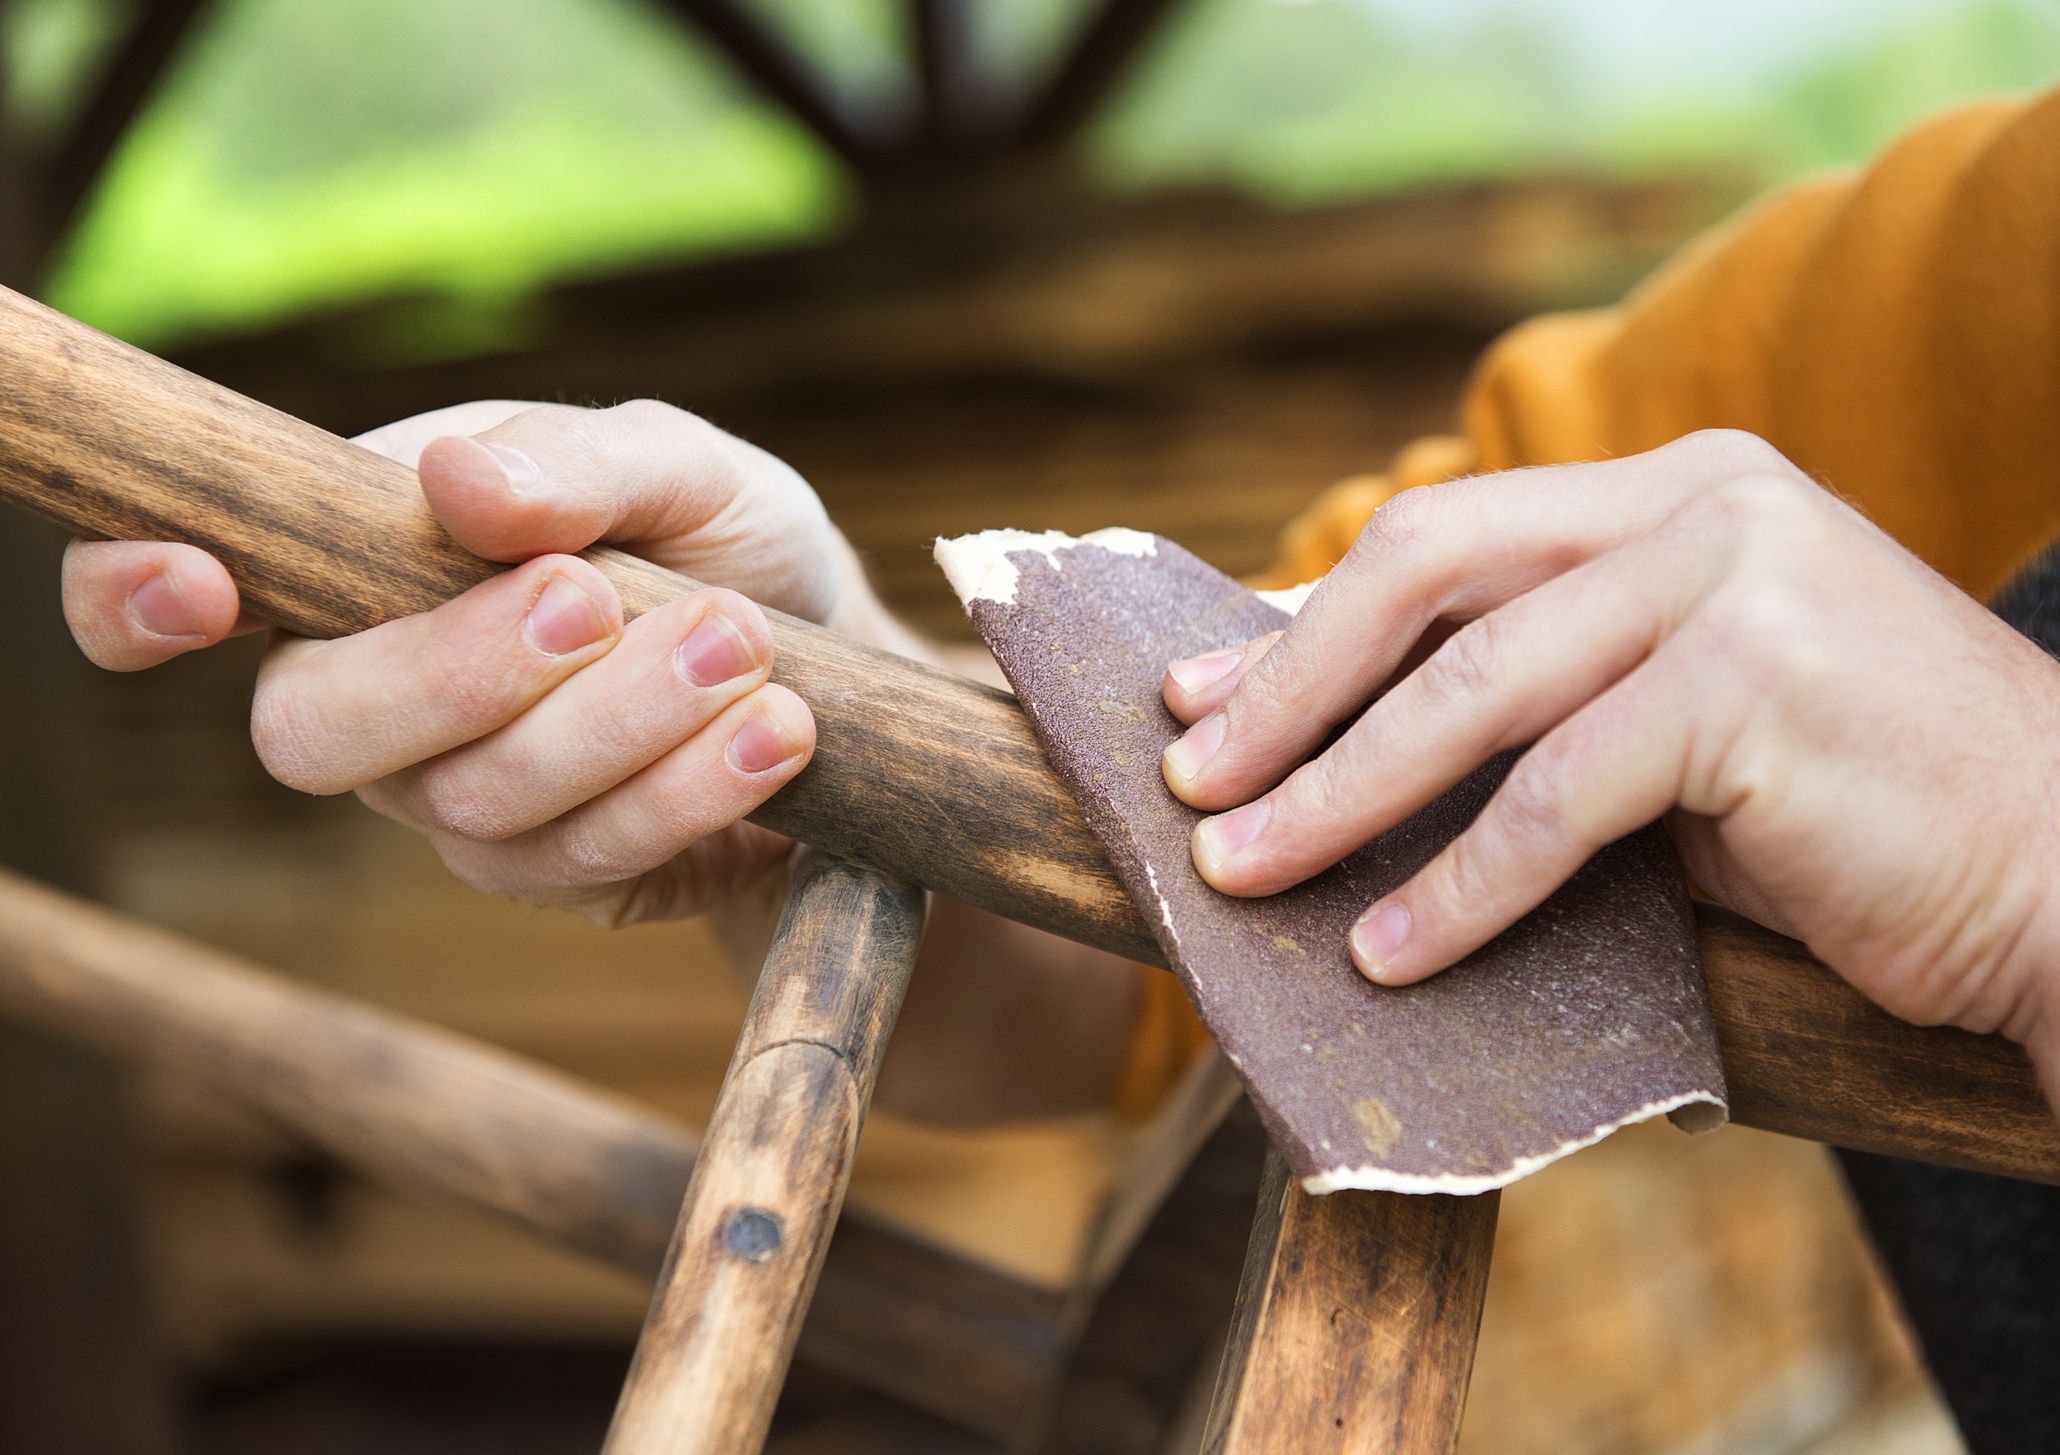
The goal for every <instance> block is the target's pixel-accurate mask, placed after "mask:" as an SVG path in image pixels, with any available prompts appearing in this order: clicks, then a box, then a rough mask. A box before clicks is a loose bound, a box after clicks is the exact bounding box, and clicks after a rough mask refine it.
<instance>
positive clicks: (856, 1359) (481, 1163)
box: [0, 873, 1062, 1435]
mask: <svg viewBox="0 0 2060 1455" xmlns="http://www.w3.org/2000/svg"><path fill="white" fill-rule="evenodd" d="M0 1014H4V1015H6V1016H8V1017H10V1018H14V1019H17V1020H20V1021H22V1022H25V1023H27V1024H29V1025H32V1026H35V1027H38V1028H40V1029H42V1030H44V1031H47V1032H50V1033H52V1034H54V1035H57V1036H59V1037H62V1038H64V1039H66V1040H69V1041H74V1042H79V1043H82V1044H85V1045H87V1046H90V1047H93V1048H95V1049H96V1050H99V1051H101V1052H104V1053H106V1054H108V1055H110V1056H112V1057H114V1058H115V1059H116V1060H118V1061H121V1062H123V1063H126V1064H131V1065H139V1066H149V1067H152V1068H154V1069H157V1070H161V1071H165V1072H169V1073H171V1074H173V1075H175V1076H177V1077H179V1078H180V1079H181V1080H183V1081H190V1082H192V1083H194V1084H196V1085H197V1086H199V1087H201V1088H203V1089H206V1090H211V1091H215V1092H218V1093H220V1094H223V1095H226V1096H228V1097H231V1098H233V1099H235V1100H236V1101H237V1102H239V1103H240V1104H242V1105H243V1106H245V1107H247V1108H249V1109H251V1110H253V1111H256V1112H258V1113H260V1114H261V1115H263V1116H264V1117H265V1118H266V1119H267V1120H269V1121H271V1122H273V1123H275V1124H276V1125H278V1126H279V1127H280V1128H282V1129H283V1130H285V1131H287V1132H289V1133H290V1134H292V1135H293V1136H295V1137H296V1138H298V1139H299V1140H302V1141H304V1142H306V1143H308V1144H309V1145H310V1146H312V1147H315V1148H318V1149H320V1150H321V1151H322V1152H324V1153H326V1154H328V1155H329V1156H331V1157H334V1158H335V1159H337V1160H338V1161H339V1162H341V1163H343V1164H344V1165H345V1166H348V1167H350V1168H352V1169H353V1170H355V1171H357V1172H359V1173H361V1174H362V1175H364V1176H365V1177H367V1178H368V1179H370V1180H371V1181H374V1182H377V1183H379V1184H381V1185H383V1186H385V1187H388V1188H391V1189H394V1190H397V1191H401V1192H405V1193H409V1194H413V1195H429V1196H434V1197H440V1198H448V1199H452V1200H455V1201H457V1202H460V1203H463V1204H466V1205H468V1206H471V1207H475V1208H480V1209H483V1210H486V1211H488V1212H491V1213H494V1214H496V1215H498V1216H500V1217H502V1218H505V1219H508V1220H509V1221H511V1222H513V1223H514V1224H516V1225H517V1226H520V1227H523V1228H526V1229H528V1230H529V1231H531V1232H533V1233H535V1234H537V1235H538V1236H540V1237H543V1238H545V1239H547V1240H548V1241H550V1242H552V1243H555V1244H558V1245H560V1246H562V1247H567V1248H572V1249H575V1250H578V1251H581V1252H584V1253H588V1254H592V1255H594V1256H597V1257H600V1258H602V1259H605V1260H607V1261H608V1262H611V1263H614V1264H616V1265H618V1266H621V1267H624V1268H628V1269H630V1270H632V1271H635V1272H638V1273H641V1274H643V1275H645V1276H647V1277H648V1276H653V1275H655V1274H656V1273H657V1271H658V1269H659V1267H660V1266H661V1263H662V1261H663V1259H664V1256H665V1249H666V1244H667V1239H668V1237H669V1235H670V1232H671V1228H672V1223H673V1215H674V1213H675V1211H676V1210H677V1209H678V1207H679V1204H680V1199H681V1196H682V1194H683V1193H684V1191H685V1189H686V1187H687V1184H688V1180H689V1177H690V1176H691V1174H692V1171H693V1167H694V1163H695V1151H696V1148H695V1139H694V1138H693V1137H692V1136H691V1135H689V1134H688V1133H687V1132H686V1131H685V1130H684V1129H682V1128H680V1127H678V1126H676V1125H675V1124H673V1123H671V1122H669V1121H666V1120H664V1119H662V1118H658V1117H654V1116H651V1115H649V1114H648V1113H645V1112H643V1111H641V1110H639V1109H638V1108H636V1107H635V1106H633V1105H631V1104H630V1103H628V1102H625V1101H622V1100H619V1099H618V1098H616V1097H613V1096H610V1095H608V1094H606V1093H603V1092H600V1091H597V1090H595V1089H593V1088H591V1087H589V1086H586V1085H584V1084H582V1083H580V1082H577V1081H574V1080H572V1079H570V1078H568V1077H565V1076H562V1075H559V1074H558V1073H556V1072H554V1071H551V1070H549V1069H547V1068H545V1067H542V1066H538V1065H535V1064H534V1063H531V1062H528V1061H526V1060H524V1059H522V1058H521V1057H517V1056H514V1055H510V1054H508V1053H507V1052H504V1051H500V1050H497V1049H495V1048H492V1047H489V1046H484V1045H481V1044H479V1043H478V1042H476V1041H473V1040H471V1039H469V1038H467V1037H464V1036H459V1035H455V1034H453V1033H451V1032H448V1031H444V1030H441V1029H438V1028H436V1027H432V1026H428V1025H424V1024H422V1023H420V1022H417V1021H413V1020H410V1019H409V1018H407V1017H404V1016H400V1015H395V1014H392V1013H389V1012H386V1011H382V1010H378V1009H376V1008H373V1007H371V1006H367V1005H364V1004H361V1003H359V1002H356V1001H352V1000H349V999H347V998H345V997H342V996H338V995H334V994H331V993H328V992H325V991H321V990H317V989H313V988H311V987H308V986H304V985H299V984H295V983H293V982H291V981H288V980H285V979H283V978H281V977H278V976H275V975H272V974H269V973H267V972H265V971H263V970H260V969H257V968H256V967H253V966H250V965H248V964H245V963H243V962H241V961H239V960H236V959H234V958H232V957H230V956H227V955H224V954H222V953H220V952H218V951H214V950H210V949H207V948H206V947H204V946H201V945H196V944H194V943H192V942H191V941H188V940H184V939H181V938H179V937H177V936H174V935H170V934H167V933H165V932H163V931H161V930H156V929H152V928H149V927H147V926H144V925H140V924H138V923H136V922H134V921H132V920H129V919H127V918H126V917H124V916H121V915H118V914H115V913H113V912H111V911H108V910H105V909H102V908H99V907H97V906H94V905H90V904H87V903H85V902H83V901H80V900H78V899H75V898H73V897H71V896H68V895H63V894H59V893H57V892H55V891H53V890H50V889H46V888H44V887H42V886H40V885H38V884H35V883H33V882H31V881H29V880H25V879H22V878H20V877H19V876H16V875H12V874H6V873H0ZM1061 1311H1062V1300H1061V1298H1060V1296H1059V1295H1058V1294H1056V1293H1053V1292H1051V1291H1048V1290H1045V1289H1042V1288H1037V1287H1033V1286H1031V1285H1028V1284H1024V1283H1021V1282H1018V1281H1017V1280H1015V1279H1013V1278H1010V1277H1007V1276H1006V1275H1004V1274H1000V1273H997V1272H995V1271H994V1270H992V1269H989V1268H985V1267H982V1266H980V1265H978V1264H974V1263H971V1262H969V1261H967V1260H965V1259H963V1258H960V1257H957V1256H955V1255H953V1254H950V1253H947V1252H944V1251H942V1250H939V1249H936V1248H933V1247H931V1246H930V1245H928V1244H925V1243H922V1242H918V1241H916V1240H915V1239H912V1238H909V1237H906V1236H905V1235H902V1234H900V1233H898V1232H895V1231H893V1230H890V1229H887V1228H881V1227H874V1226H870V1225H868V1224H866V1223H863V1222H861V1221H858V1220H856V1219H852V1218H847V1219H845V1220H844V1224H843V1226H842V1227H841V1228H840V1229H839V1231H838V1234H837V1237H836V1238H835V1240H834V1242H833V1243H832V1246H831V1251H830V1256H829V1262H828V1264H827V1266H826V1267H825V1270H824V1272H823V1275H822V1281H821V1285H820V1287H819V1289H818V1291H817V1297H816V1300H815V1306H814V1311H813V1314H812V1316H811V1318H810V1320H809V1323H808V1326H807V1328H806V1330H805V1331H804V1334H803V1338H802V1351H803V1354H804V1355H805V1356H806V1357H808V1358H809V1359H811V1360H812V1361H814V1362H816V1363H818V1364H820V1365H822V1366H823V1367H825V1368H828V1369H831V1370H834V1371H836V1372H838V1373H841V1374H844V1375H846V1376H847V1377H850V1378H854V1379H858V1380H860V1381H862V1382H864V1383H866V1384H867V1385H868V1386H869V1387H871V1388H875V1389H880V1390H883V1391H885V1392H887V1393H891V1394H893V1395H895V1396H896V1397H898V1398H902V1399H905V1400H907V1401H908V1402H909V1403H911V1404H914V1405H916V1406H917V1407H919V1408H923V1409H927V1410H930V1411H932V1412H933V1413H937V1414H941V1415H944V1416H946V1417H948V1418H951V1419H955V1420H958V1421H959V1422H960V1423H962V1424H965V1425H967V1426H968V1427H969V1428H973V1429H977V1430H981V1431H983V1432H986V1433H990V1434H995V1435H999V1434H1002V1433H1004V1432H1006V1431H1008V1430H1011V1429H1013V1428H1015V1426H1016V1424H1017V1422H1018V1421H1019V1420H1020V1419H1021V1417H1022V1414H1023V1411H1024V1410H1025V1409H1026V1408H1028V1407H1029V1406H1030V1405H1031V1403H1032V1402H1033V1401H1034V1400H1035V1399H1037V1398H1038V1397H1040V1396H1041V1393H1042V1391H1043V1390H1044V1388H1045V1386H1046V1385H1047V1384H1048V1382H1049V1380H1050V1378H1051V1375H1052V1371H1053V1369H1054V1368H1055V1360H1056V1359H1057V1357H1058V1344H1059V1323H1060V1317H1061Z"/></svg>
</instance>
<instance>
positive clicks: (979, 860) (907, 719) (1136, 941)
mask: <svg viewBox="0 0 2060 1455" xmlns="http://www.w3.org/2000/svg"><path fill="white" fill-rule="evenodd" d="M0 500H5V501H7V502H10V503H12V504H15V505H18V506H20V507H22V508H23V509H26V510H29V511H32V512H34V513H36V514H39V515H42V516H44V517H46V518H47V519H50V520H53V521H55V522H57V523H58V524H59V525H62V526H64V527H65V528H67V529H68V530H71V531H73V532H75V533H77V534H80V535H86V536H96V537H106V538H109V539H116V540H180V541H187V542H190V543H191V544H193V545H197V546H200V547H202V548H204V549H206V550H208V551H210V552H212V553H213V554H214V555H215V556H216V557H217V558H219V559H220V560H221V561H222V562H223V563H224V564H225V565H227V566H228V568H229V570H230V572H231V573H232V574H233V575H234V576H235V578H236V581H237V584H238V585H239V587H241V589H242V591H243V596H244V600H245V602H246V604H247V605H248V606H249V607H250V608H251V609H253V610H255V611H258V612H261V613H262V614H264V615H265V616H266V617H267V618H269V619H270V620H272V621H274V622H277V623H278V624H279V625H281V626H284V627H287V628H288V629H290V630H292V631H296V632H299V633H302V634H303V635H307V636H316V637H334V636H339V635H342V634H345V633H348V632H354V631H361V630H363V629H364V628H366V627H369V626H373V625H376V624H378V623H379V622H382V621H388V620H391V619H392V618H394V617H397V616H405V615H408V614H410V613H412V612H418V611H425V610H427V609H429V608H430V607H432V606H435V605H437V604H438V603H439V602H442V601H447V600H449V599H450V598H451V597H452V596H455V595H457V594H458V593H459V592H461V591H463V590H465V589H466V588H467V587H469V586H473V585H476V584H477V583H478V582H480V581H483V580H485V579H486V578H487V577H489V576H491V575H493V574H494V573H496V572H498V571H500V570H502V569H504V568H503V567H500V566H497V565H495V564H493V563H491V562H488V561H483V560H480V559H479V558H478V557H476V556H473V555H471V554H469V553H467V552H465V551H463V550H461V549H459V547H458V546H457V545H456V543H455V542H453V541H452V540H451V539H450V537H449V536H447V535H445V534H444V532H443V530H442V529H441V528H440V527H439V526H438V525H437V524H436V521H435V520H434V518H432V517H431V515H430V514H429V511H428V509H427V507H426V506H425V505H424V503H423V500H422V493H421V490H420V488H419V486H418V485H417V483H416V479H415V472H414V471H412V470H409V469H407V468H405V467H404V466H401V465H397V464H395V463H394V462H393V461H392V460H388V459H386V458H384V457H382V456H380V455H375V454H373V453H372V452H371V451H370V450H365V449H360V448H358V447H357V446H354V445H352V444H350V443H348V442H347V441H344V440H340V439H338V438H337V437H336V436H334V435H332V434H329V433H327V432H325V431H323V430H319V429H317V428H315V427H314V426H313V425H310V424H305V423H302V422H301V421H299V420H297V419H293V418H291V417H290V416H288V415H284V414H281V413H280V412H279V411H277V410H275V409H268V408H266V407H265V406H264V405H262V404H258V403H257V402H255V401H254V400H250V399H246V398H244V397H242V396H241V395H238V394H235V393H233V392H231V391H229V390H227V389H222V388H220V387H218V386H216V385H213V384H210V383H208V382H207V381H206V380H204V379H200V378H196V377H195V376H194V375H192V374H188V373H187V372H185V371H184V370H183V369H179V368H175V367H174V366H172V365H170V364H167V363H165V362H164V361H162V360H160V359H156V358H152V357H151V356H150V355H148V354H145V353H143V352H141V351H140V350H137V349H132V348H130V347H129V346H128V345H126V344H123V343H120V342H117V341H116V340H114V339H111V338H109V337H107V336H106V335H105V334H102V333H98V332H96V331H95V330H93V329H90V328H87V327H86V326H85V325H83V324H80V323H77V322H74V321H73V320H71V319H69V318H66V317H64V316H63V315H62V314H59V313H55V312H52V311H51V310H50V309H47V308H44V307H43V306H42V305H41V304H38V303H35V302H32V301H31V300H29V299H27V298H24V297H22V296H21V295H19V294H16V293H11V292H8V291H7V290H5V289H0ZM587 559H588V560H590V561H592V562H593V563H594V565H595V566H596V567H597V568H599V569H600V571H601V572H602V573H603V574H605V575H606V576H608V578H609V579H610V580H611V581H613V582H614V584H615V587H616V589H617V590H618V591H619V592H620V593H621V595H622V601H623V606H624V609H625V611H626V612H627V613H628V614H629V615H631V616H635V615H637V614H639V613H641V612H644V611H648V610H650V609H651V608H652V607H654V606H657V605H660V604H662V603H664V602H666V601H670V600H672V599H674V598H675V597H677V596H679V595H680V594H681V593H683V592H686V591H689V590H692V589H693V588H694V585H695V583H694V582H692V581H690V580H688V579H687V578H686V577H684V576H681V575H678V574H676V573H674V572H672V571H668V570H665V569H664V568H663V567H660V566H654V565H652V564H651V563H650V562H648V561H643V560H639V559H637V558H636V557H633V556H627V555H624V554H622V553H621V552H619V551H610V550H594V551H589V552H587ZM767 615H768V616H770V617H771V618H772V636H773V645H774V652H775V663H774V669H773V676H774V678H775V679H776V680H778V681H781V682H784V683H785V684H787V685H788V686H789V687H792V688H793V689H794V690H795V691H796V692H798V693H800V694H801V696H802V697H803V698H805V699H806V700H807V702H808V704H809V706H810V708H811V709H812V710H813V711H814V714H815V720H816V740H817V748H816V755H817V760H818V763H820V764H825V765H834V766H831V767H828V768H827V770H825V769H824V768H823V767H817V766H811V767H810V768H809V769H808V770H807V771H806V772H804V773H803V774H802V775H801V776H800V778H798V779H797V780H796V781H795V782H794V783H792V784H790V785H789V786H788V787H787V788H786V789H785V790H784V791H782V792H781V793H780V794H778V795H777V796H776V797H775V798H774V799H773V800H772V802H771V803H769V804H767V805H766V806H765V807H764V808H763V809H762V810H761V811H760V812H759V813H757V814H756V815H754V817H755V818H756V819H757V821H758V822H760V823H763V824H765V825H766V826H767V827H769V828H773V829H777V830H779V831H780V832H782V833H786V834H790V835H792V836H793V837H795V838H797V839H801V840H803V841H804V842H807V843H810V844H814V845H816V846H817V847H819V848H822V849H824V850H827V851H828V852H830V853H834V854H837V855H838V856H840V857H842V858H847V859H851V860H853V861H855V862H857V863H862V864H869V865H872V866H873V867H875V868H878V869H880V870H882V872H884V873H886V874H888V875H890V876H892V877H893V878H896V879H901V880H904V881H906V882H908V883H914V884H922V885H925V886H927V887H929V888H933V889H936V890H938V891H940V892H941V893H945V894H949V895H952V896H953V897H955V898H958V899H962V900H966V901H967V902H969V903H972V904H977V905H979V906H980V907H982V908H985V909H992V910H995V911H996V912H998V913H1002V914H1006V915H1009V916H1010V917H1012V918H1014V919H1019V920H1022V921H1023V922H1025V923H1027V924H1034V925H1039V926H1042V927H1044V928H1047V929H1053V930H1057V931H1059V932H1060V933H1070V934H1074V935H1075V936H1076V937H1077V936H1078V935H1079V934H1081V933H1086V934H1087V935H1089V936H1090V937H1091V939H1092V941H1093V942H1094V943H1097V944H1105V945H1108V946H1109V947H1111V948H1113V949H1116V950H1117V951H1118V952H1119V953H1123V954H1131V955H1150V954H1153V953H1155V952H1154V950H1153V947H1152V940H1151V936H1150V935H1149V934H1148V933H1146V931H1145V929H1144V926H1143V924H1142V922H1141V921H1139V920H1138V918H1137V916H1136V913H1135V912H1134V911H1133V910H1132V909H1131V907H1130V901H1129V898H1128V896H1126V895H1125V894H1124V892H1123V889H1122V887H1121V885H1119V884H1118V883H1117V882H1116V880H1115V877H1114V875H1113V874H1111V873H1110V871H1109V867H1108V862H1107V860H1106V859H1105V858H1104V856H1103V854H1102V851H1101V847H1100V845H1099V844H1097V843H1096V842H1095V839H1094V837H1093V836H1092V835H1091V834H1090V833H1089V832H1088V830H1087V825H1086V823H1085V822H1084V821H1083V820H1082V818H1081V816H1080V812H1079V810H1078V809H1077V808H1076V807H1075V806H1074V804H1073V800H1072V798H1071V796H1070V795H1068V794H1067V792H1066V790H1065V788H1064V786H1063V785H1061V784H1060V783H1059V781H1058V780H1057V779H1056V778H1055V777H1054V776H1053V775H1052V773H1051V771H1050V770H1049V769H1048V768H1047V767H1046V766H1045V762H1044V755H1043V753H1042V751H1041V750H1040V749H1039V748H1038V746H1037V740H1036V739H1035V738H1034V737H1033V736H1032V735H1031V733H1030V728H1029V725H1028V723H1027V722H1026V721H1025V720H1024V718H1023V715H1022V713H1021V712H1019V711H1018V710H1017V709H1016V706H1015V703H1014V701H1013V699H1011V698H1010V697H1009V696H1008V695H1007V694H1006V693H1002V692H997V691H995V690H993V689H992V688H988V687H983V686H980V685H978V684H975V683H972V682H968V681H965V680H964V679H962V678H959V677H956V676H953V675H952V674H951V673H948V672H940V671H937V670H935V669H933V668H929V667H924V666H922V665H920V664H918V663H914V662H910V661H907V660H906V659H904V658H900V657H896V656H894V655H892V654H890V653H887V652H882V651H878V650H875V649H873V648H871V647H866V646H863V645H860V644H859V643H857V642H854V641H852V640H850V639H849V638H846V637H840V636H838V635H836V634H835V633H832V632H828V631H824V630H823V629H821V628H820V627H816V626H813V625H811V624H809V623H807V622H803V621H798V620H796V619H794V618H792V617H788V616H785V615H782V614H781V613H779V612H768V613H767Z"/></svg>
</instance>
